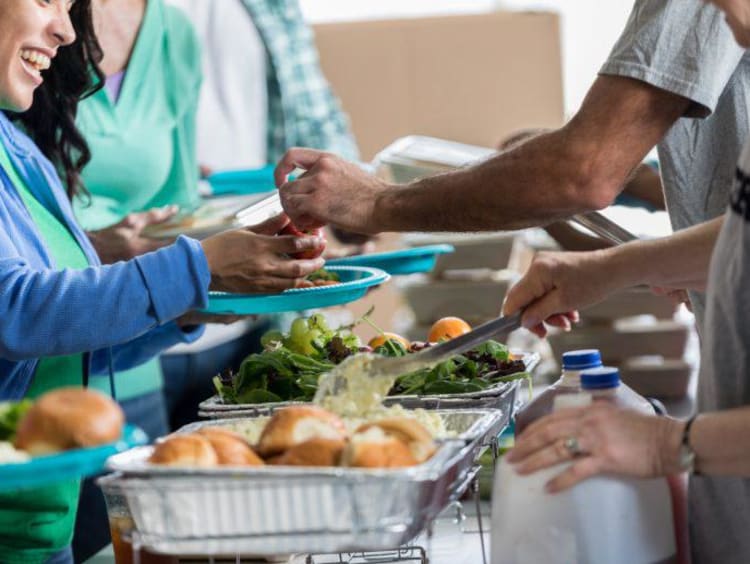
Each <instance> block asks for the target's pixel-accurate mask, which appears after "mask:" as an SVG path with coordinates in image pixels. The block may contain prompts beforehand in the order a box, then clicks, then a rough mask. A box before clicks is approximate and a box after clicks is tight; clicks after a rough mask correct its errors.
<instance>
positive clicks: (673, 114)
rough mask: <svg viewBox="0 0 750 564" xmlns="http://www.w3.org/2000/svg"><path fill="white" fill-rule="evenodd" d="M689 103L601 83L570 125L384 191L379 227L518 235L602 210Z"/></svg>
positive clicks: (637, 86) (624, 84)
mask: <svg viewBox="0 0 750 564" xmlns="http://www.w3.org/2000/svg"><path fill="white" fill-rule="evenodd" d="M687 105H688V101H687V100H685V99H684V98H680V97H679V96H675V95H673V94H670V93H668V92H665V91H663V90H659V89H657V88H654V87H651V86H649V85H646V84H644V83H642V82H639V81H634V80H630V79H626V78H620V77H600V78H599V79H597V81H596V83H595V84H594V86H593V87H592V89H591V90H590V92H589V94H588V96H587V97H586V100H585V101H584V103H583V105H582V106H581V109H580V110H579V112H578V114H576V116H575V117H574V118H573V119H572V120H571V121H570V122H569V123H568V124H567V125H566V126H565V127H563V128H561V129H558V130H556V131H553V132H550V133H546V134H543V135H539V136H538V137H535V138H533V139H531V140H530V141H528V142H526V143H523V144H522V145H520V146H518V147H516V148H514V149H512V150H510V151H507V152H504V153H501V154H499V155H497V156H495V157H493V158H491V159H489V160H487V161H485V162H483V163H481V164H479V165H476V166H472V167H469V168H467V169H463V170H460V171H456V172H452V173H447V174H442V175H438V176H434V177H430V178H426V179H423V180H418V181H415V182H413V183H412V184H409V185H407V186H403V187H401V188H398V189H396V190H388V191H385V192H384V193H383V194H382V196H381V198H380V201H379V202H378V205H377V206H376V210H375V216H376V217H375V219H374V221H373V223H375V224H377V225H379V226H382V229H381V230H383V231H405V230H439V231H454V230H455V231H460V230H469V231H472V230H497V229H519V228H523V227H530V226H535V225H544V224H547V223H550V222H552V221H554V220H557V219H561V218H566V217H569V216H571V215H574V214H576V213H580V212H584V211H590V210H592V209H600V208H602V207H605V206H606V205H608V204H609V203H610V202H611V201H612V200H613V199H614V198H615V197H616V195H617V194H618V193H619V192H620V190H621V189H622V187H623V185H624V184H625V182H626V180H627V179H628V177H629V175H630V174H631V172H632V171H633V169H634V168H635V167H636V166H637V165H638V164H639V163H640V162H641V160H642V158H643V157H644V155H645V154H646V153H647V152H648V151H649V150H650V149H651V148H652V147H653V146H654V145H655V144H656V143H657V142H658V141H659V140H660V139H661V138H662V137H663V136H664V134H665V133H666V132H667V131H668V130H669V128H670V127H671V126H672V125H673V123H674V122H675V121H676V120H677V119H678V118H679V117H680V116H681V115H682V113H683V112H684V110H685V108H686V107H687Z"/></svg>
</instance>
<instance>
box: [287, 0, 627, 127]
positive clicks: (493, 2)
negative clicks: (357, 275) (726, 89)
mask: <svg viewBox="0 0 750 564" xmlns="http://www.w3.org/2000/svg"><path fill="white" fill-rule="evenodd" d="M300 2H301V4H302V8H303V10H304V11H305V15H306V17H307V18H308V19H309V20H310V21H311V22H321V21H335V20H353V19H368V18H369V19H372V18H390V17H416V16H423V15H436V14H450V13H466V12H477V11H481V10H487V9H490V8H493V7H495V6H500V7H503V8H509V9H519V10H530V9H548V10H554V11H557V12H559V13H560V14H561V15H562V27H563V29H562V33H563V65H564V69H563V76H564V80H565V108H566V111H567V113H568V114H571V113H573V112H574V111H575V110H576V108H578V106H579V105H580V103H581V100H583V97H584V95H585V94H586V91H587V90H588V87H589V86H590V85H591V82H592V81H593V79H594V78H595V76H596V72H597V70H598V69H599V67H600V66H601V64H602V63H603V62H604V60H605V59H606V57H607V54H608V53H609V50H610V48H611V46H612V44H613V43H614V41H615V40H616V39H617V37H618V36H619V34H620V31H621V30H622V28H623V26H624V25H625V21H626V20H627V16H628V14H629V13H630V8H631V6H632V3H633V2H632V0H300Z"/></svg>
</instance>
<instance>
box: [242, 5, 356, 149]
mask: <svg viewBox="0 0 750 564" xmlns="http://www.w3.org/2000/svg"><path fill="white" fill-rule="evenodd" d="M242 3H243V4H244V5H245V7H246V8H247V10H248V12H249V13H250V16H251V17H252V19H253V23H254V24H255V27H256V28H257V29H258V33H259V34H260V36H261V38H262V39H263V43H264V45H265V48H266V53H267V58H268V64H267V65H266V67H267V69H268V70H267V76H266V80H267V82H268V161H269V162H276V161H277V160H279V158H281V156H282V155H283V154H284V152H285V151H286V150H287V149H288V148H289V147H312V148H315V149H322V150H326V151H331V152H332V153H337V154H339V155H341V156H343V157H345V158H347V159H350V160H356V159H357V158H358V157H359V152H358V150H357V145H356V143H355V141H354V137H353V136H352V133H351V129H350V127H349V120H348V118H347V116H346V114H344V112H343V110H342V109H341V103H340V101H339V100H338V98H337V97H336V96H335V95H334V93H333V91H332V90H331V86H330V84H328V81H327V80H326V79H325V77H324V76H323V72H322V71H321V69H320V61H319V59H318V51H317V48H316V46H315V41H314V37H313V33H312V30H311V29H310V27H309V26H308V25H307V24H306V23H305V19H304V16H303V15H302V10H301V9H300V6H299V4H298V1H297V0H242Z"/></svg>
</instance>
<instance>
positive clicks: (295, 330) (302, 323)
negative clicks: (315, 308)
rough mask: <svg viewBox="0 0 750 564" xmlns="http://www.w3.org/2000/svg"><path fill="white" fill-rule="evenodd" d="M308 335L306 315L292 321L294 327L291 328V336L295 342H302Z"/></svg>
mask: <svg viewBox="0 0 750 564" xmlns="http://www.w3.org/2000/svg"><path fill="white" fill-rule="evenodd" d="M305 335H307V321H306V320H305V318H304V317H298V318H297V319H295V320H294V321H292V328H291V329H290V330H289V338H290V339H291V340H292V342H294V343H299V344H302V343H303V342H304V340H305Z"/></svg>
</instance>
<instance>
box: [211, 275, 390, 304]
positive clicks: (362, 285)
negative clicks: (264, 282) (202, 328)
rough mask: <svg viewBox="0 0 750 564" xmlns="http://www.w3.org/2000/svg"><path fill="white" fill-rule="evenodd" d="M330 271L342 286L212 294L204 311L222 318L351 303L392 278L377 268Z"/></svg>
mask: <svg viewBox="0 0 750 564" xmlns="http://www.w3.org/2000/svg"><path fill="white" fill-rule="evenodd" d="M326 270H328V271H330V272H335V273H336V274H338V275H339V277H340V278H341V283H340V284H333V285H331V286H316V287H314V288H298V289H294V290H286V291H284V292H281V293H279V294H229V293H225V292H211V293H209V298H208V307H207V308H206V309H205V310H203V311H205V312H206V313H213V314H219V315H222V314H223V315H254V314H261V313H279V312H283V311H303V310H306V309H315V308H319V307H328V306H333V305H340V304H347V303H349V302H353V301H355V300H358V299H359V298H361V297H362V296H364V295H365V294H366V293H367V290H368V289H369V288H372V287H373V286H378V285H379V284H382V283H383V282H385V281H386V280H388V278H390V276H389V275H388V273H387V272H383V271H382V270H379V269H377V268H367V267H361V266H331V267H329V266H326Z"/></svg>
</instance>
